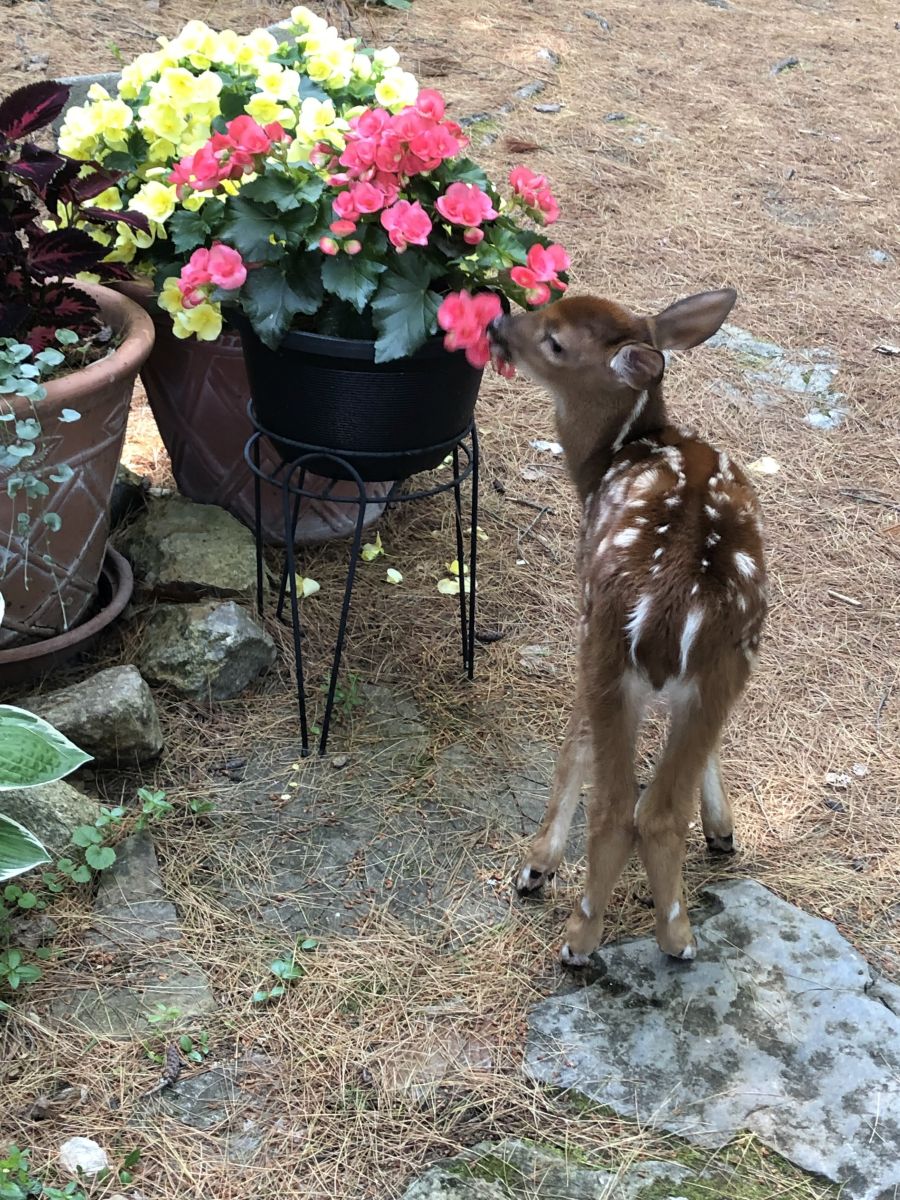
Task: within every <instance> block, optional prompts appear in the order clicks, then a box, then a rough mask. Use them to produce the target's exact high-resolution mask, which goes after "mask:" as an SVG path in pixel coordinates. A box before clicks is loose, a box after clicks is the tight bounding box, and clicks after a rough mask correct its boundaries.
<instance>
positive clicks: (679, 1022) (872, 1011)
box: [525, 880, 900, 1200]
mask: <svg viewBox="0 0 900 1200" xmlns="http://www.w3.org/2000/svg"><path fill="white" fill-rule="evenodd" d="M708 890H709V894H710V896H711V898H712V900H713V902H714V903H715V904H716V905H717V909H718V910H717V911H714V912H712V913H711V914H710V915H708V916H707V917H706V918H705V919H703V918H702V917H701V918H699V920H698V922H697V924H696V926H695V928H696V930H697V934H698V943H699V955H698V958H697V960H696V962H695V963H693V964H681V963H674V962H671V961H669V960H667V959H664V958H663V957H662V956H661V955H660V953H659V951H658V949H657V947H656V944H655V942H653V941H651V940H650V939H647V938H644V939H640V940H637V941H633V942H627V943H623V944H620V945H611V946H606V947H604V948H603V949H602V950H600V951H599V952H598V953H597V954H596V955H595V956H594V958H593V960H592V963H593V966H594V967H595V968H596V974H597V982H596V983H593V984H592V985H591V986H588V987H584V988H583V989H582V990H579V991H575V992H569V993H567V994H563V995H558V996H555V997H552V998H551V999H548V1000H545V1001H543V1002H542V1003H540V1004H538V1005H537V1006H536V1007H535V1008H534V1009H532V1011H531V1014H530V1017H529V1035H528V1041H527V1046H526V1052H525V1071H526V1073H527V1074H528V1075H529V1076H531V1077H532V1078H534V1079H537V1080H541V1081H542V1082H545V1083H548V1084H553V1085H554V1086H556V1087H562V1088H567V1089H572V1090H573V1091H575V1092H578V1093H580V1094H581V1095H583V1096H585V1097H587V1098H588V1099H590V1100H593V1101H595V1102H596V1103H598V1104H602V1105H608V1106H610V1107H611V1108H613V1109H614V1110H615V1111H616V1112H618V1113H620V1114H622V1115H623V1116H625V1117H628V1118H631V1119H636V1120H637V1121H638V1122H639V1124H641V1125H648V1124H649V1125H652V1126H656V1127H657V1128H661V1129H667V1130H671V1131H672V1132H673V1133H677V1134H680V1135H681V1136H683V1137H686V1138H688V1139H690V1140H691V1141H692V1142H695V1143H697V1144H698V1145H701V1146H706V1147H720V1146H724V1145H725V1144H726V1143H727V1142H728V1141H729V1140H730V1139H731V1138H732V1137H734V1136H735V1135H736V1134H737V1133H739V1132H740V1131H741V1130H751V1131H752V1132H753V1133H755V1134H757V1135H758V1136H759V1138H760V1139H761V1140H762V1141H763V1142H765V1143H766V1145H768V1146H771V1147H772V1148H773V1149H774V1150H777V1151H778V1153H779V1154H782V1155H783V1156H784V1157H785V1158H787V1159H789V1160H790V1161H791V1162H793V1163H795V1164H796V1165H797V1166H800V1167H802V1168H804V1169H805V1170H807V1171H813V1172H816V1173H818V1174H821V1175H825V1176H827V1178H829V1179H832V1180H834V1181H835V1182H836V1183H840V1184H843V1185H844V1189H843V1191H842V1192H841V1195H842V1196H843V1197H845V1200H895V1197H896V1196H898V1195H900V1018H898V1016H897V1015H896V1013H895V1011H893V1010H892V1008H891V1007H890V1006H891V1004H894V1006H895V1007H900V1005H897V1003H896V1000H897V991H896V989H893V988H891V987H890V985H888V986H887V987H885V986H884V985H883V984H882V983H881V982H880V981H878V980H876V979H875V978H874V977H873V973H872V971H871V969H870V968H869V966H868V964H867V963H866V961H865V959H863V958H862V957H861V956H860V955H859V954H858V953H857V952H856V950H854V949H853V947H852V946H851V945H850V944H849V942H847V941H846V940H845V939H844V938H843V937H842V936H841V935H840V933H838V931H837V929H836V928H835V927H834V926H833V925H832V924H830V923H829V922H828V921H823V920H820V919H819V918H817V917H812V916H810V915H809V914H808V913H805V912H803V911H802V910H801V909H799V908H796V907H794V906H793V905H791V904H787V903H786V902H785V901H783V900H780V899H779V898H778V897H777V896H775V895H773V894H772V893H771V892H770V891H768V890H767V889H766V888H764V887H763V886H762V885H761V884H758V883H755V882H753V881H751V880H742V881H739V882H735V883H726V884H722V885H717V886H715V887H711V888H709V889H708Z"/></svg>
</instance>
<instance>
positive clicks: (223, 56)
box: [213, 29, 242, 67]
mask: <svg viewBox="0 0 900 1200" xmlns="http://www.w3.org/2000/svg"><path fill="white" fill-rule="evenodd" d="M241 45H242V40H241V38H239V37H238V35H237V34H236V33H235V32H234V30H233V29H223V30H222V32H221V33H220V34H219V36H218V38H217V39H216V50H215V54H214V55H213V60H214V61H215V62H217V63H221V64H222V65H223V66H226V67H230V66H231V65H232V64H233V63H236V62H237V57H238V54H239V52H240V49H241Z"/></svg>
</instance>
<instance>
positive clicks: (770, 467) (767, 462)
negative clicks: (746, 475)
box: [747, 454, 781, 475]
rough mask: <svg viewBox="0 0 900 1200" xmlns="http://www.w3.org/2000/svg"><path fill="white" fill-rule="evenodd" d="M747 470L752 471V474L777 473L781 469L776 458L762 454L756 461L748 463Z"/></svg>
mask: <svg viewBox="0 0 900 1200" xmlns="http://www.w3.org/2000/svg"><path fill="white" fill-rule="evenodd" d="M747 470H748V471H752V472H753V473H754V475H777V474H778V472H779V471H780V470H781V463H780V462H779V461H778V459H777V458H770V457H769V455H768V454H764V455H763V456H762V458H758V459H757V460H756V462H752V463H750V465H749V466H748V467H747Z"/></svg>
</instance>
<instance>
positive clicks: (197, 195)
mask: <svg viewBox="0 0 900 1200" xmlns="http://www.w3.org/2000/svg"><path fill="white" fill-rule="evenodd" d="M210 194H211V193H210V192H189V193H188V195H187V196H185V198H184V199H183V200H182V201H181V207H182V208H186V209H187V210H188V212H199V210H200V209H201V208H202V207H203V205H204V204H205V203H206V202H207V200H208V199H209V197H210Z"/></svg>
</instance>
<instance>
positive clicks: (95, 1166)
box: [59, 1137, 109, 1175]
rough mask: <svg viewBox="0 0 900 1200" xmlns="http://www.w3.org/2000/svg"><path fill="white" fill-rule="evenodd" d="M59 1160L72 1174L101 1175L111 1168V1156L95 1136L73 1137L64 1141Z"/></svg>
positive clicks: (65, 1169)
mask: <svg viewBox="0 0 900 1200" xmlns="http://www.w3.org/2000/svg"><path fill="white" fill-rule="evenodd" d="M59 1162H60V1166H61V1167H62V1168H63V1170H64V1171H68V1172H69V1174H70V1175H99V1174H100V1172H101V1171H108V1170H109V1156H108V1155H107V1153H106V1151H105V1150H104V1149H103V1147H102V1146H99V1145H98V1144H97V1143H96V1142H95V1141H94V1140H93V1138H86V1137H72V1138H69V1140H68V1141H67V1142H63V1144H62V1145H61V1146H60V1148H59Z"/></svg>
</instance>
